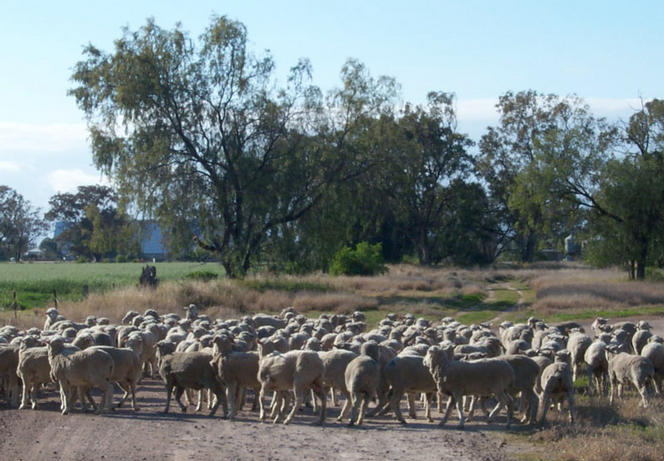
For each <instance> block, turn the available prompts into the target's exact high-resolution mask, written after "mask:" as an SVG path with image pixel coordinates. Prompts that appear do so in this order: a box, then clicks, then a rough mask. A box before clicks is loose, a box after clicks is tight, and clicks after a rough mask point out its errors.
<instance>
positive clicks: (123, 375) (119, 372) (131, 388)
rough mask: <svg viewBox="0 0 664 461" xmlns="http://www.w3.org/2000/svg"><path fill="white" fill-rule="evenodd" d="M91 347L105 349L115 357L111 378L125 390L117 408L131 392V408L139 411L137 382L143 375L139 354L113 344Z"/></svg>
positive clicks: (92, 348)
mask: <svg viewBox="0 0 664 461" xmlns="http://www.w3.org/2000/svg"><path fill="white" fill-rule="evenodd" d="M89 349H90V350H100V351H104V352H106V353H107V354H109V355H110V356H111V357H112V358H113V363H114V364H115V368H114V370H113V376H112V378H111V379H112V381H113V382H115V383H117V385H118V386H120V389H122V390H123V391H124V395H123V396H122V398H121V399H120V402H118V405H117V408H120V407H121V406H122V404H123V403H124V402H125V400H127V398H128V397H129V394H131V408H132V409H133V410H134V411H138V407H137V406H136V383H137V382H138V380H139V379H140V377H141V360H140V359H139V357H138V354H137V353H136V352H134V351H133V350H132V349H129V348H118V347H113V346H92V347H91V348H89Z"/></svg>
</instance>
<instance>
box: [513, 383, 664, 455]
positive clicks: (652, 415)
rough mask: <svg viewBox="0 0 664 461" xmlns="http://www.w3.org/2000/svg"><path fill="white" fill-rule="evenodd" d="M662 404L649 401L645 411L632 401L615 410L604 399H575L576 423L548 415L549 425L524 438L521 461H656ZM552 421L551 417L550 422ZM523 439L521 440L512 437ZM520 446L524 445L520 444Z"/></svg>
mask: <svg viewBox="0 0 664 461" xmlns="http://www.w3.org/2000/svg"><path fill="white" fill-rule="evenodd" d="M662 410H664V402H663V401H662V399H661V398H655V399H653V402H652V404H651V406H650V407H649V408H647V409H643V408H641V407H639V398H637V396H635V395H632V396H630V397H628V398H626V399H625V400H623V401H619V402H617V403H616V404H614V405H613V406H610V405H609V404H608V401H607V399H601V400H600V399H598V398H592V399H590V398H588V397H585V396H581V397H579V398H577V412H576V423H575V425H574V426H572V425H570V424H569V423H567V421H566V415H565V414H559V413H557V412H555V411H551V412H549V413H548V414H547V421H548V422H549V425H548V426H547V428H545V429H544V430H542V431H539V432H535V433H533V434H531V435H527V436H525V438H526V441H527V442H528V443H529V444H530V445H531V448H527V449H525V450H524V451H522V452H521V453H520V454H519V458H520V459H524V460H540V459H541V460H555V461H572V460H580V461H625V460H630V461H659V460H661V459H662V456H663V455H662V453H664V426H663V425H662V422H663V421H662ZM549 415H550V416H549ZM516 438H517V439H521V438H522V437H521V436H516ZM520 441H521V442H523V440H520Z"/></svg>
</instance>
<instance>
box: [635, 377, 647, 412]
mask: <svg viewBox="0 0 664 461" xmlns="http://www.w3.org/2000/svg"><path fill="white" fill-rule="evenodd" d="M635 387H636V389H637V390H638V391H639V394H640V395H641V405H643V408H648V387H647V386H646V384H645V383H644V384H643V386H638V385H637V384H636V383H635Z"/></svg>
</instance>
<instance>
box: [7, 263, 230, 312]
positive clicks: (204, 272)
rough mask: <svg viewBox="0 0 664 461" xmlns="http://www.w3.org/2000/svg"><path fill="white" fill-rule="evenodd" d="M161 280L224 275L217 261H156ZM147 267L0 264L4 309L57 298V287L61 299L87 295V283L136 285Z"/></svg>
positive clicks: (93, 287)
mask: <svg viewBox="0 0 664 461" xmlns="http://www.w3.org/2000/svg"><path fill="white" fill-rule="evenodd" d="M153 265H154V266H156V267H157V278H158V279H159V280H161V281H168V280H179V279H187V278H208V279H209V278H211V277H214V276H215V275H216V276H222V275H223V274H224V270H223V267H221V265H219V264H217V263H197V262H167V263H155V264H153ZM143 267H144V264H142V263H86V264H77V263H24V264H16V263H0V308H8V307H11V306H12V303H13V292H14V291H16V295H17V302H18V304H19V305H20V306H21V307H22V308H32V307H42V306H44V305H46V304H48V303H51V302H52V300H53V290H56V293H57V295H58V298H59V299H61V300H78V299H81V298H82V297H83V290H84V286H85V285H87V286H88V289H89V291H90V292H99V291H106V290H111V289H114V288H119V287H123V286H130V285H136V284H137V283H138V279H139V277H140V275H141V270H142V268H143Z"/></svg>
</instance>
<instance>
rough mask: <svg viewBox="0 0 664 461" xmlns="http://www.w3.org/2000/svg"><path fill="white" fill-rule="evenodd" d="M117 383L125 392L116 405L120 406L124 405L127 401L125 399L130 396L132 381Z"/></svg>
mask: <svg viewBox="0 0 664 461" xmlns="http://www.w3.org/2000/svg"><path fill="white" fill-rule="evenodd" d="M117 384H118V387H119V388H120V389H121V390H122V392H124V394H123V395H122V398H120V401H119V402H118V404H117V405H116V406H115V408H120V407H121V406H122V404H123V403H125V401H126V400H127V399H128V398H129V392H130V390H131V383H130V382H124V383H121V382H118V383H117Z"/></svg>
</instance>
